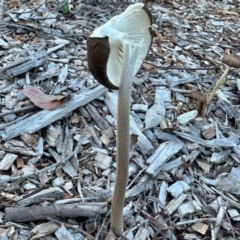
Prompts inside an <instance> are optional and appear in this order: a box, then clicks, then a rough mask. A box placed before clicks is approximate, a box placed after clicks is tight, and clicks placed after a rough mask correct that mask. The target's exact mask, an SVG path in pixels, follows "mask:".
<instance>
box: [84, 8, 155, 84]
mask: <svg viewBox="0 0 240 240" xmlns="http://www.w3.org/2000/svg"><path fill="white" fill-rule="evenodd" d="M151 25H152V19H151V14H150V12H149V11H148V9H147V8H146V6H145V5H144V4H143V3H136V4H132V5H130V6H129V7H128V8H127V9H126V10H125V11H124V12H123V13H121V14H120V15H117V16H115V17H113V18H111V19H110V20H109V21H108V22H107V23H105V24H103V25H102V26H100V27H98V28H97V29H95V30H94V32H93V33H92V34H91V36H90V37H89V39H88V64H89V69H90V71H91V72H92V74H93V76H94V77H95V78H96V79H97V80H98V81H99V82H100V83H102V84H103V85H104V86H106V87H109V88H113V89H117V88H118V87H119V85H120V79H121V73H122V65H123V64H122V62H123V54H124V53H123V51H124V50H123V49H124V48H123V44H124V41H126V40H127V41H132V42H133V43H140V42H143V47H142V50H141V52H140V53H139V55H138V59H137V61H136V64H135V66H133V67H134V73H135V74H136V73H137V72H138V71H139V69H140V67H141V65H142V63H143V60H144V59H145V58H146V56H147V54H148V51H149V48H150V46H151V43H152V32H151ZM98 42H99V43H98ZM99 58H100V59H101V60H100V59H99ZM104 73H105V76H104Z"/></svg>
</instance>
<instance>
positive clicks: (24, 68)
mask: <svg viewBox="0 0 240 240" xmlns="http://www.w3.org/2000/svg"><path fill="white" fill-rule="evenodd" d="M46 61H47V52H46V51H40V52H36V53H35V54H32V55H31V56H29V57H24V58H21V59H18V60H16V61H15V62H13V63H11V64H9V65H8V66H7V67H6V68H4V69H3V70H2V71H5V70H6V74H7V75H8V76H9V77H15V76H17V75H20V74H22V73H25V72H28V71H29V70H30V69H32V68H35V67H39V66H41V65H42V64H44V63H45V62H46Z"/></svg>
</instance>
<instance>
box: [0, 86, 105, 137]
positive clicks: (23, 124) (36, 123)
mask: <svg viewBox="0 0 240 240" xmlns="http://www.w3.org/2000/svg"><path fill="white" fill-rule="evenodd" d="M106 91H107V89H106V88H105V87H103V86H101V85H99V86H97V87H96V88H94V89H85V90H84V91H82V92H81V93H78V94H73V95H72V98H71V99H70V100H69V101H68V102H65V103H63V104H62V105H61V107H59V108H57V109H54V110H42V111H40V112H38V113H36V114H34V115H32V116H30V117H28V118H25V119H23V120H21V121H19V122H17V123H16V124H14V125H11V126H9V127H6V129H5V133H4V134H3V135H2V138H3V139H4V140H8V139H12V138H14V137H17V136H19V135H20V134H24V133H29V134H31V133H34V132H36V131H38V130H39V129H42V128H44V127H46V126H48V125H50V124H51V123H53V122H55V121H56V120H58V119H60V118H62V117H64V116H66V115H67V114H68V113H69V112H72V111H73V110H74V109H76V108H78V107H80V106H83V105H85V104H87V103H89V102H91V101H92V100H94V99H96V98H98V97H99V96H101V95H102V94H104V93H105V92H106Z"/></svg>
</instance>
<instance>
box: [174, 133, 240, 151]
mask: <svg viewBox="0 0 240 240" xmlns="http://www.w3.org/2000/svg"><path fill="white" fill-rule="evenodd" d="M174 133H176V134H177V135H178V136H180V137H182V138H184V139H187V140H189V141H190V142H194V143H198V144H200V145H203V146H205V147H211V148H216V147H235V146H236V145H237V143H238V139H237V138H236V137H235V136H231V137H229V138H223V139H213V140H204V139H202V138H200V137H197V136H194V135H192V134H188V133H183V132H176V131H174Z"/></svg>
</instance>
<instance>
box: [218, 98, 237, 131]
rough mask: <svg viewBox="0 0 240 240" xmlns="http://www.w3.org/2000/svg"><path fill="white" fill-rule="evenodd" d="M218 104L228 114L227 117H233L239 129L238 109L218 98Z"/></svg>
mask: <svg viewBox="0 0 240 240" xmlns="http://www.w3.org/2000/svg"><path fill="white" fill-rule="evenodd" d="M218 106H219V107H220V108H221V109H222V110H223V111H224V112H225V113H226V114H227V115H228V117H229V118H234V120H235V122H236V125H237V127H238V129H240V112H239V111H238V109H237V108H236V107H234V106H233V105H232V104H231V103H229V102H227V101H225V100H223V99H219V100H218Z"/></svg>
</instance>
